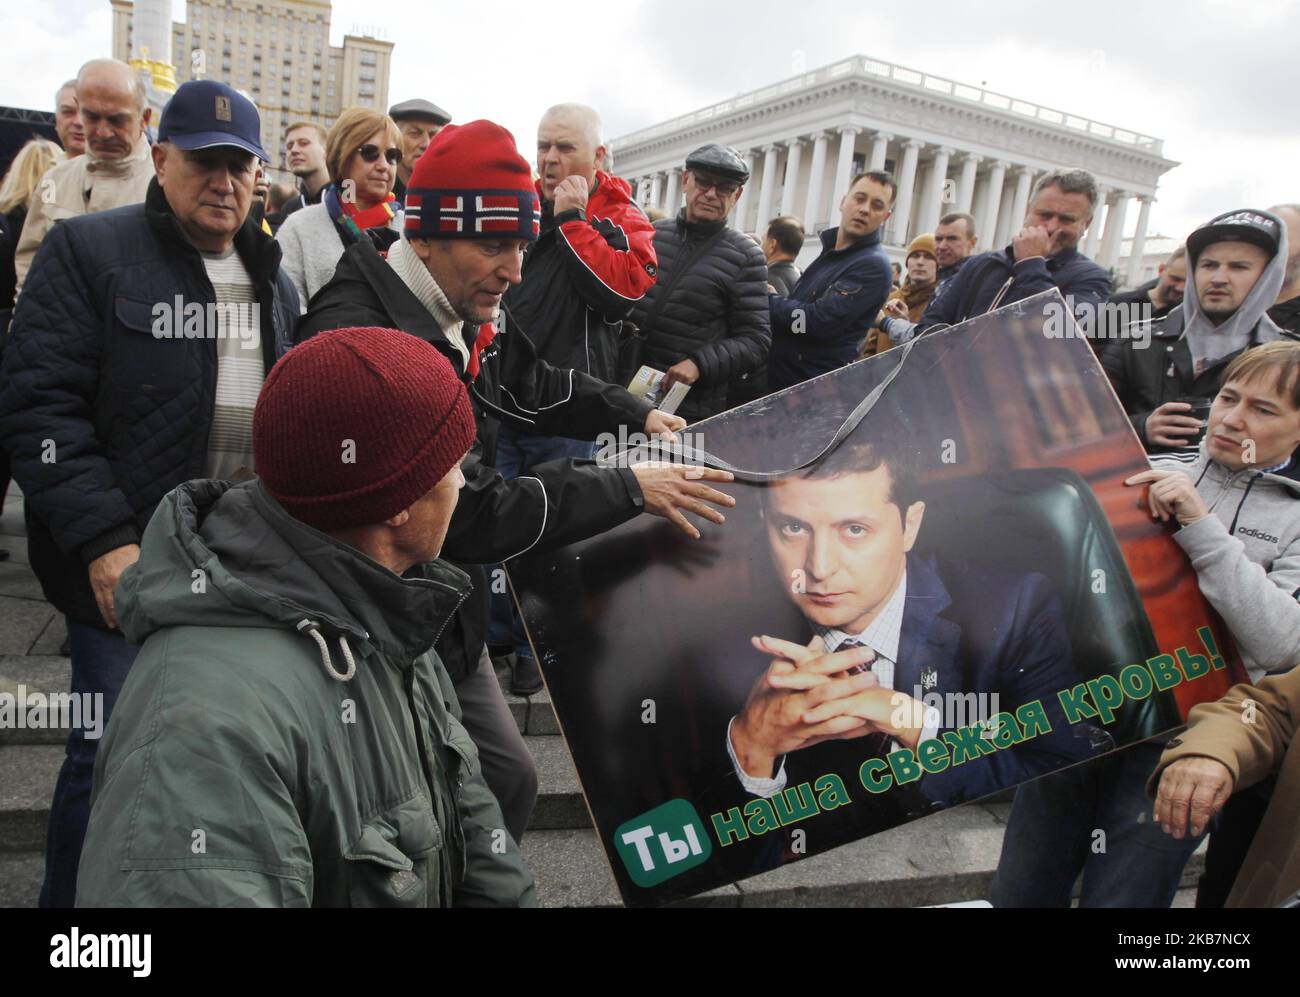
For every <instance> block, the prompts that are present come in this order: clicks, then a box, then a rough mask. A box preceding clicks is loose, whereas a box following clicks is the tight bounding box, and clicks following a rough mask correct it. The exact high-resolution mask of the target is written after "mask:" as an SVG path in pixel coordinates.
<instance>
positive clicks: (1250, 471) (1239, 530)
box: [1150, 443, 1300, 684]
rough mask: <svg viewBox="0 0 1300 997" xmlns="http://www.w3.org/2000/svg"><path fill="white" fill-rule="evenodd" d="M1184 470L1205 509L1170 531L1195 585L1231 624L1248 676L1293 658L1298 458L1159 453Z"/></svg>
mask: <svg viewBox="0 0 1300 997" xmlns="http://www.w3.org/2000/svg"><path fill="white" fill-rule="evenodd" d="M1150 460H1151V466H1152V467H1154V468H1156V469H1158V470H1170V469H1177V470H1181V471H1182V472H1183V473H1185V474H1186V475H1188V476H1189V477H1190V478H1191V479H1192V480H1193V481H1194V482H1195V483H1196V490H1197V492H1199V493H1200V495H1201V497H1202V498H1203V499H1204V500H1205V504H1206V505H1207V506H1208V507H1209V509H1210V513H1211V514H1210V515H1209V516H1206V517H1205V518H1204V519H1201V520H1198V521H1197V522H1195V523H1192V524H1191V525H1190V526H1184V527H1182V528H1181V529H1179V530H1178V531H1177V532H1175V533H1174V539H1175V540H1177V541H1178V545H1179V546H1180V547H1182V548H1183V551H1184V552H1185V553H1186V554H1187V556H1188V558H1189V559H1190V560H1191V562H1192V567H1193V568H1195V569H1196V575H1197V578H1198V579H1199V581H1200V586H1201V592H1202V593H1204V595H1205V598H1206V599H1207V600H1209V602H1210V604H1211V605H1212V606H1213V607H1214V608H1215V609H1216V610H1218V611H1219V614H1220V615H1221V616H1222V617H1223V619H1224V622H1225V623H1227V625H1228V628H1229V629H1230V630H1231V631H1232V635H1233V637H1234V638H1235V639H1236V641H1237V647H1238V648H1239V649H1240V650H1241V654H1242V659H1243V660H1244V662H1245V664H1246V668H1247V670H1248V671H1249V672H1250V680H1251V683H1252V684H1254V683H1258V682H1259V680H1260V679H1261V678H1262V677H1263V676H1264V675H1266V674H1268V673H1270V672H1284V671H1288V670H1289V669H1290V668H1292V667H1293V666H1294V665H1296V664H1297V663H1300V601H1297V600H1300V466H1298V465H1300V460H1297V458H1296V457H1292V458H1291V463H1290V465H1288V466H1287V467H1285V468H1283V469H1282V470H1281V471H1280V472H1277V473H1270V472H1267V471H1260V470H1257V469H1254V468H1244V469H1242V470H1240V471H1232V470H1230V469H1229V468H1227V467H1225V466H1224V465H1222V464H1220V463H1219V462H1218V461H1215V460H1211V459H1210V457H1209V456H1208V455H1207V454H1206V452H1205V444H1204V443H1202V444H1201V448H1200V451H1199V453H1194V454H1193V453H1187V454H1158V455H1153V456H1152V457H1151V458H1150Z"/></svg>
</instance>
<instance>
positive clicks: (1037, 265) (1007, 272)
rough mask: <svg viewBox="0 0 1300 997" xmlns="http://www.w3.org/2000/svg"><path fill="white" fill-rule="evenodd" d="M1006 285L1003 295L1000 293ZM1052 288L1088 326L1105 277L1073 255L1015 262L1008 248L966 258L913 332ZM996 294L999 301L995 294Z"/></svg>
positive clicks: (1103, 294) (1105, 290) (1105, 288)
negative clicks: (994, 304) (1071, 306)
mask: <svg viewBox="0 0 1300 997" xmlns="http://www.w3.org/2000/svg"><path fill="white" fill-rule="evenodd" d="M1004 285H1005V286H1006V292H1005V293H1002V288H1003V287H1004ZM1053 288H1056V289H1057V290H1059V291H1060V292H1061V294H1063V295H1065V296H1067V298H1068V299H1069V300H1070V301H1071V302H1072V304H1073V305H1074V313H1075V315H1076V316H1079V317H1080V318H1081V320H1082V319H1084V318H1086V320H1087V323H1088V325H1089V326H1090V325H1091V320H1092V316H1093V315H1095V314H1096V311H1097V306H1098V305H1100V304H1101V303H1102V302H1104V301H1105V300H1106V299H1107V297H1109V295H1110V274H1108V273H1107V272H1106V271H1105V270H1103V269H1102V268H1101V267H1100V266H1098V265H1097V264H1096V263H1094V262H1093V261H1092V260H1090V259H1088V257H1086V256H1084V255H1083V254H1082V253H1080V252H1079V251H1078V250H1075V249H1066V250H1062V251H1061V252H1059V253H1056V254H1054V255H1052V256H1048V257H1046V258H1044V257H1041V256H1037V257H1033V258H1032V259H1027V260H1021V261H1020V262H1019V263H1017V262H1016V259H1015V256H1014V255H1013V254H1012V250H1011V247H1010V246H1007V247H1006V248H1005V249H998V250H994V251H993V252H989V253H980V254H979V255H978V256H971V257H969V258H967V260H966V262H965V263H964V264H963V265H962V268H961V269H960V270H959V271H957V273H956V274H955V275H954V276H953V277H952V278H950V279H949V280H946V281H944V282H943V283H942V284H940V285H939V289H938V290H937V291H936V292H935V294H934V297H933V298H931V299H930V304H929V305H928V306H927V307H926V309H925V314H924V315H922V316H921V321H920V322H919V323H918V324H917V330H916V331H917V332H918V333H921V332H924V331H925V330H927V329H929V328H931V327H933V326H937V325H958V324H959V323H961V322H965V321H966V320H967V319H968V318H974V317H975V316H976V315H983V314H984V313H985V312H987V311H988V310H989V309H990V308H991V307H992V306H993V303H994V302H995V301H998V304H999V306H1001V305H1009V304H1011V303H1012V302H1013V301H1024V300H1025V299H1026V298H1032V297H1033V296H1034V295H1035V294H1041V293H1042V292H1043V291H1050V290H1052V289H1053ZM999 294H1001V295H1002V296H1001V300H1000V301H999V300H998V295H999Z"/></svg>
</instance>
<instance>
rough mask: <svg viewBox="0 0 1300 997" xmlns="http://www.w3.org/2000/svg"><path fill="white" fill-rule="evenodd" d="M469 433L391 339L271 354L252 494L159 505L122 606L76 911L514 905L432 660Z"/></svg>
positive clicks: (431, 378)
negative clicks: (121, 671)
mask: <svg viewBox="0 0 1300 997" xmlns="http://www.w3.org/2000/svg"><path fill="white" fill-rule="evenodd" d="M474 432H475V427H474V414H473V412H472V411H471V410H470V403H469V398H468V395H467V393H466V391H465V387H464V385H463V383H462V382H461V381H460V380H459V379H458V378H457V376H456V374H455V372H454V371H453V370H452V368H451V365H450V364H448V363H447V361H446V360H445V359H444V358H443V357H442V355H441V354H439V353H438V351H437V350H436V349H434V348H433V347H432V346H430V345H429V344H428V343H424V342H421V341H420V340H418V339H416V338H414V337H412V336H408V335H406V334H405V333H402V332H398V331H396V330H393V329H341V330H338V331H336V332H330V333H327V334H325V335H322V336H319V337H317V338H316V339H314V340H313V341H312V342H310V343H307V344H305V345H303V346H301V347H299V348H297V349H294V350H291V351H290V352H289V353H288V354H287V355H286V356H285V357H284V358H282V359H281V360H280V362H279V363H277V364H276V365H275V367H274V368H273V369H272V371H271V373H270V374H269V375H268V376H267V378H266V382H265V385H264V387H263V389H262V393H261V395H260V397H259V398H258V402H257V409H256V411H255V413H254V416H253V453H254V459H255V461H256V464H257V469H258V473H259V477H258V478H256V479H252V480H250V481H246V482H243V483H241V484H237V485H235V484H231V483H229V482H225V481H216V480H200V481H191V482H189V483H187V484H184V485H181V486H180V487H179V488H177V489H175V490H174V491H172V492H170V493H169V494H168V495H167V496H166V497H165V498H164V499H163V501H162V503H161V504H160V505H159V507H158V511H157V512H156V513H155V514H154V516H153V518H152V519H151V520H150V521H149V525H148V527H147V528H146V530H145V534H144V538H143V540H142V541H141V544H140V559H139V560H138V561H137V562H136V563H135V564H134V565H132V566H131V567H130V568H128V569H127V570H126V572H125V573H124V574H123V576H122V580H121V582H120V584H119V585H118V588H117V600H116V601H117V606H118V616H119V619H120V621H121V625H122V630H123V632H124V633H125V634H126V636H127V639H128V640H129V641H131V643H133V644H139V645H140V646H141V647H140V654H139V656H138V657H137V658H136V660H135V665H134V667H133V668H132V670H131V673H130V675H129V676H128V677H127V680H126V684H125V686H124V687H123V689H122V693H121V696H120V698H119V699H118V701H117V707H116V710H115V711H114V713H113V718H112V721H111V722H110V724H109V727H108V733H107V736H106V737H105V739H104V744H103V746H102V747H101V748H100V751H99V756H98V760H97V762H96V765H95V789H94V796H93V801H92V806H91V814H90V826H89V830H88V832H87V834H86V843H85V847H84V849H83V851H82V858H81V870H80V875H79V879H78V886H77V902H78V904H79V905H81V906H132V907H135V906H146V907H154V906H235V905H241V906H243V905H257V906H284V907H298V906H328V907H339V906H343V907H346V906H357V907H372V906H392V907H426V906H428V907H436V906H500V905H508V906H515V905H531V904H532V903H533V885H532V878H531V876H530V875H529V874H528V871H527V869H526V868H525V867H524V864H523V861H522V859H521V857H520V855H519V850H518V847H517V845H516V843H515V842H514V841H513V840H511V839H510V838H509V836H508V835H507V834H506V833H505V832H504V831H503V830H502V817H501V811H500V808H499V806H498V804H497V801H496V799H495V797H494V796H493V795H492V793H491V791H490V790H489V789H488V787H487V786H486V784H485V783H484V782H483V778H482V775H481V773H480V770H479V762H478V756H477V753H476V751H475V748H474V743H473V741H472V740H471V739H470V737H469V735H468V734H467V733H466V731H465V728H464V727H462V726H461V724H460V722H459V720H458V719H457V716H456V696H455V693H454V692H453V691H452V685H451V681H450V679H449V677H448V676H447V673H446V670H445V669H444V668H443V666H442V663H441V662H440V661H439V659H438V656H437V654H436V653H435V652H434V651H431V650H429V648H430V646H431V645H432V643H433V640H434V637H435V636H436V635H437V633H438V631H439V630H441V629H442V628H443V627H444V626H445V625H446V624H447V621H448V618H449V617H450V615H451V613H452V611H453V609H454V608H455V606H456V605H457V603H458V601H459V600H460V599H462V598H464V596H465V595H466V593H467V592H468V591H469V579H468V578H467V577H466V575H465V574H464V572H462V571H459V570H458V569H456V568H454V567H452V566H451V565H449V564H447V563H445V562H443V561H439V560H436V558H437V557H438V553H439V550H440V549H441V547H442V542H443V537H444V536H445V534H446V532H447V524H448V522H449V520H450V519H451V514H452V510H453V509H454V508H455V506H456V501H457V497H458V495H459V492H460V489H461V487H462V486H463V484H464V478H463V477H462V475H461V470H460V464H461V460H462V459H463V457H464V455H465V453H466V452H467V451H468V450H469V447H470V444H471V443H472V442H473V439H474Z"/></svg>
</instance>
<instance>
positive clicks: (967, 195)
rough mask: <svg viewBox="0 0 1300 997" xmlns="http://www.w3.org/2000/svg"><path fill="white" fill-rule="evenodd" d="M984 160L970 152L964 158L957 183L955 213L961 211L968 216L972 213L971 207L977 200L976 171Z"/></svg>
mask: <svg viewBox="0 0 1300 997" xmlns="http://www.w3.org/2000/svg"><path fill="white" fill-rule="evenodd" d="M983 158H984V157H983V156H977V155H975V153H973V152H968V153H966V155H964V156H963V157H962V159H961V179H960V180H958V181H957V203H956V204H955V205H954V206H953V209H952V210H953V211H960V212H961V213H962V214H967V215H969V214H970V213H971V210H970V209H971V205H972V204H973V203H974V200H975V171H976V170H978V169H979V165H980V160H982V159H983Z"/></svg>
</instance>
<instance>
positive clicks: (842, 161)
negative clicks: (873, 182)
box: [830, 125, 862, 218]
mask: <svg viewBox="0 0 1300 997" xmlns="http://www.w3.org/2000/svg"><path fill="white" fill-rule="evenodd" d="M861 130H862V129H860V128H855V127H854V126H852V125H846V126H845V127H843V128H841V129H840V155H839V159H837V160H836V161H835V186H834V187H832V188H831V211H830V216H831V217H832V218H834V217H835V216H836V214H837V212H838V211H839V210H840V201H842V200H844V195H845V194H847V193H848V192H849V181H850V180H852V179H853V148H854V146H855V145H856V144H857V139H858V132H860V131H861Z"/></svg>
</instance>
